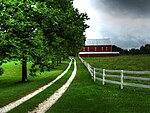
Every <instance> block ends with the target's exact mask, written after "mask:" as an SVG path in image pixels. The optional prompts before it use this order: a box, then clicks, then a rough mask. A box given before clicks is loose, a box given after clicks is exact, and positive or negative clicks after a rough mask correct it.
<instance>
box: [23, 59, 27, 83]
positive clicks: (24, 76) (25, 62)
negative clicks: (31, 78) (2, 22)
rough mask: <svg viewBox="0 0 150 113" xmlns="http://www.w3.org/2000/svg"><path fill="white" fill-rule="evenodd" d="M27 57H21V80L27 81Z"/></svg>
mask: <svg viewBox="0 0 150 113" xmlns="http://www.w3.org/2000/svg"><path fill="white" fill-rule="evenodd" d="M27 81H28V79H27V58H26V57H25V56H23V57H22V82H27Z"/></svg>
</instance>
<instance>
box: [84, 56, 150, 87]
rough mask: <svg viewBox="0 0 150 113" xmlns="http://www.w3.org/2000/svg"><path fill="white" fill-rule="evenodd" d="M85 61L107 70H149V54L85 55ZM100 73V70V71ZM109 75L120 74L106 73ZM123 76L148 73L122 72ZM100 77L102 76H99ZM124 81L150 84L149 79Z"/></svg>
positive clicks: (118, 79)
mask: <svg viewBox="0 0 150 113" xmlns="http://www.w3.org/2000/svg"><path fill="white" fill-rule="evenodd" d="M83 59H84V60H85V61H86V62H88V63H89V64H90V65H92V66H93V67H96V68H102V69H108V70H129V71H150V55H128V56H116V57H86V58H83ZM101 73H102V72H101ZM106 74H111V75H120V73H108V72H107V73H106ZM124 76H133V77H146V78H150V74H145V75H142V74H124ZM100 78H102V76H101V77H100ZM106 79H107V80H115V81H120V78H110V77H106ZM124 82H129V83H138V84H145V85H150V82H149V81H141V80H138V81H137V80H125V79H124Z"/></svg>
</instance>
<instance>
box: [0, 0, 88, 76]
mask: <svg viewBox="0 0 150 113" xmlns="http://www.w3.org/2000/svg"><path fill="white" fill-rule="evenodd" d="M0 19H1V23H0V46H1V48H0V61H1V62H2V63H3V61H4V60H20V61H23V57H24V58H25V59H27V61H32V63H33V64H32V69H31V70H30V71H31V73H30V75H36V71H37V68H40V71H41V72H43V71H44V70H47V69H50V67H52V65H51V64H50V63H49V61H50V59H55V61H58V60H59V59H60V60H61V58H62V57H66V56H69V55H75V54H76V53H77V52H78V51H79V50H80V48H81V47H82V45H83V44H84V41H85V36H84V35H83V33H84V31H85V29H86V28H88V25H86V24H85V21H86V20H88V19H89V18H88V16H87V14H84V13H81V14H80V13H79V11H78V10H77V9H74V7H73V1H72V0H65V1H64V0H57V1H54V0H46V1H44V0H11V1H10V0H3V1H2V2H1V3H0ZM2 63H0V65H1V64H2ZM54 63H55V62H54ZM1 70H2V69H0V71H1ZM1 72H2V71H1ZM0 74H1V73H0Z"/></svg>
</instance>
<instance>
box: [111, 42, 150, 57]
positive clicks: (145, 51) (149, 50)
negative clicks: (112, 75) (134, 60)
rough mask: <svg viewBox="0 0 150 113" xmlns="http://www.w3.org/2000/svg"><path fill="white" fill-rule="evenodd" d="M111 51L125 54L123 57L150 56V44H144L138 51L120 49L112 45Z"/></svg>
mask: <svg viewBox="0 0 150 113" xmlns="http://www.w3.org/2000/svg"><path fill="white" fill-rule="evenodd" d="M112 50H113V51H118V52H119V53H120V54H125V55H129V54H130V55H139V54H150V44H145V46H141V47H140V49H135V48H131V49H129V50H127V49H122V48H120V47H117V46H115V45H113V46H112Z"/></svg>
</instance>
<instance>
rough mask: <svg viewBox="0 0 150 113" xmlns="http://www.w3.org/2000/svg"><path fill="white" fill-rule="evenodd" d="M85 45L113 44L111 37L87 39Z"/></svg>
mask: <svg viewBox="0 0 150 113" xmlns="http://www.w3.org/2000/svg"><path fill="white" fill-rule="evenodd" d="M85 45H86V46H87V45H111V41H110V39H86V41H85Z"/></svg>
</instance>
